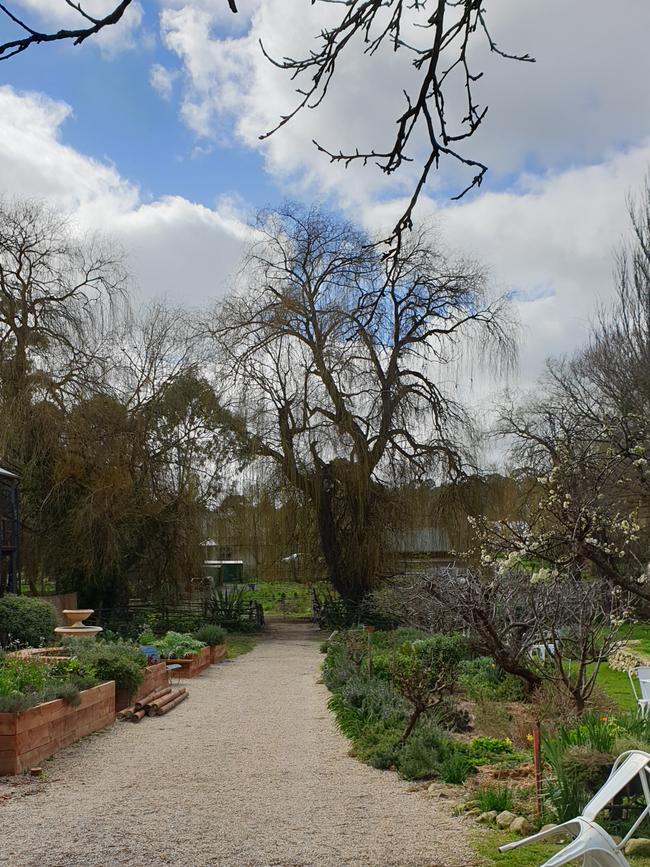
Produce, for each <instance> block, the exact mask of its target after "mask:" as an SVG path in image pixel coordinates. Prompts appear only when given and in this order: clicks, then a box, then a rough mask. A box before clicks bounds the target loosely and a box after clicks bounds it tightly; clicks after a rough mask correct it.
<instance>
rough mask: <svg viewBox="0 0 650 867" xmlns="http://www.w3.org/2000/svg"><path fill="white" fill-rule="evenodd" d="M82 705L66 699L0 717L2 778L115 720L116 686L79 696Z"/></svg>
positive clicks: (25, 768) (112, 682)
mask: <svg viewBox="0 0 650 867" xmlns="http://www.w3.org/2000/svg"><path fill="white" fill-rule="evenodd" d="M79 697H80V702H79V704H78V705H72V704H68V703H67V702H65V701H63V699H56V700H55V701H48V702H45V703H44V704H39V705H36V707H32V708H29V709H28V710H26V711H23V712H22V713H0V774H2V775H5V774H18V773H21V771H24V770H27V769H29V768H32V767H34V766H36V765H38V763H39V762H41V761H42V760H43V759H46V758H48V756H51V755H54V753H56V752H58V751H59V750H61V749H63V747H67V746H68V745H69V744H72V743H74V742H75V741H78V740H79V739H80V738H83V737H85V736H86V735H89V734H91V733H92V732H96V731H98V730H99V729H103V728H105V727H106V726H109V725H112V723H113V721H114V720H115V683H114V681H109V682H108V683H102V684H100V685H99V686H94V687H92V688H91V689H85V690H82V691H81V692H80V693H79Z"/></svg>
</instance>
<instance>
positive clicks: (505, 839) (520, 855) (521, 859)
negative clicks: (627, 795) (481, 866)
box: [474, 830, 650, 867]
mask: <svg viewBox="0 0 650 867" xmlns="http://www.w3.org/2000/svg"><path fill="white" fill-rule="evenodd" d="M515 839H517V838H516V837H513V835H512V834H508V832H507V831H494V830H489V831H479V832H478V834H477V836H476V838H475V840H474V845H475V847H476V851H477V852H478V854H479V855H481V856H482V857H483V858H485V859H487V861H488V864H497V865H499V867H539V865H540V864H543V863H544V861H546V860H547V859H548V858H550V857H551V855H553V854H554V853H555V852H557V851H558V850H559V849H560V847H559V846H551V845H550V844H547V843H536V844H534V845H531V846H522V848H521V849H515V850H514V851H512V852H503V853H499V852H497V847H498V846H503V844H504V843H509V842H510V841H511V840H515ZM628 861H629V862H630V864H631V865H632V867H650V858H628ZM573 863H576V864H577V863H578V862H573Z"/></svg>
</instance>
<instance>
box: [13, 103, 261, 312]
mask: <svg viewBox="0 0 650 867" xmlns="http://www.w3.org/2000/svg"><path fill="white" fill-rule="evenodd" d="M70 114H71V109H70V107H69V106H67V105H65V104H64V103H61V102H55V101H53V100H51V99H48V98H46V97H44V96H42V95H39V94H21V93H17V92H16V91H15V90H13V89H12V88H10V87H6V86H5V87H0V191H2V192H4V193H6V194H9V195H17V196H32V197H38V198H43V199H47V200H48V201H49V202H51V203H52V204H55V205H58V206H60V207H61V208H63V209H64V210H66V211H69V212H71V213H72V214H73V215H74V217H75V219H76V221H77V222H78V224H79V226H80V227H81V228H84V229H86V228H87V229H100V230H102V231H103V232H106V233H108V234H109V235H111V236H112V237H114V238H115V239H116V240H117V241H118V242H120V243H121V245H122V246H123V247H124V248H125V250H126V252H127V254H128V263H127V264H128V267H129V270H130V271H131V273H132V274H133V277H134V282H135V284H136V286H137V288H138V290H139V293H140V295H142V296H144V297H154V296H156V297H160V296H166V297H168V298H169V299H170V300H172V301H174V302H176V303H183V304H187V305H190V306H191V305H200V304H202V303H204V302H206V301H208V300H210V299H212V298H214V297H216V296H218V295H221V294H222V293H223V292H224V290H225V288H226V287H227V283H228V280H229V275H230V273H231V272H232V271H234V270H235V268H236V266H237V263H238V261H239V259H240V257H241V253H242V249H243V246H244V242H245V238H246V229H245V226H244V224H243V223H242V222H241V221H240V220H239V219H238V217H237V213H236V210H235V209H234V208H233V206H232V203H231V202H229V201H226V202H224V203H223V204H222V205H218V206H217V207H215V208H207V207H205V206H203V205H199V204H195V203H193V202H190V201H188V200H187V199H184V198H182V197H180V196H169V197H165V198H162V199H160V200H158V201H154V202H147V201H144V200H143V197H142V194H141V192H140V190H139V188H138V187H137V186H136V185H135V184H133V183H131V182H130V181H128V180H126V179H124V178H123V177H121V175H120V174H119V172H118V171H117V169H116V168H115V167H113V166H110V165H106V164H105V163H102V162H99V161H97V160H95V159H92V158H90V157H88V156H85V155H83V154H80V153H79V152H78V151H76V150H74V149H73V148H71V147H69V146H67V145H65V144H63V143H62V141H61V139H60V128H61V125H62V124H63V123H64V121H65V120H66V118H68V117H69V116H70Z"/></svg>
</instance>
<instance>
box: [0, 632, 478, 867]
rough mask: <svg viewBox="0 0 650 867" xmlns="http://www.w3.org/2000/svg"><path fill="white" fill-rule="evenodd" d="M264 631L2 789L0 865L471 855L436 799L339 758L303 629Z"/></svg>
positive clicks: (235, 864) (407, 859)
mask: <svg viewBox="0 0 650 867" xmlns="http://www.w3.org/2000/svg"><path fill="white" fill-rule="evenodd" d="M280 630H281V631H280ZM275 632H276V634H275V635H274V636H271V637H270V638H269V639H268V640H264V641H262V642H261V643H260V644H259V645H258V646H257V648H256V649H255V650H254V651H253V652H252V653H249V654H247V655H245V656H242V657H240V658H239V659H237V660H234V661H233V662H228V663H225V664H222V665H219V666H213V667H212V668H210V669H208V671H207V672H205V673H204V674H203V675H202V676H201V677H199V678H196V679H194V680H192V681H190V682H189V684H188V686H189V690H190V698H189V700H188V701H186V702H183V704H181V705H180V706H179V707H178V708H176V709H175V710H174V711H172V712H171V713H170V714H169V715H168V716H166V717H159V718H145V719H144V720H143V721H142V723H140V724H139V725H133V724H132V723H120V722H117V723H116V724H115V725H114V726H113V727H112V728H110V729H107V730H105V731H104V732H100V733H98V734H96V735H92V736H90V737H88V738H85V739H84V740H83V741H80V742H78V743H76V744H74V745H72V746H71V747H68V748H67V749H65V750H64V751H62V752H61V753H59V754H58V755H57V756H56V757H55V758H54V759H53V760H52V761H51V762H46V763H45V767H46V769H47V779H46V781H45V782H44V783H43V784H39V785H36V786H34V785H32V786H30V787H27V788H26V789H25V790H24V792H25V794H29V795H30V797H20V796H16V797H8V798H5V799H4V800H3V799H2V798H1V797H0V864H3V865H4V864H6V865H11V867H55V865H61V867H76V865H79V867H81V865H83V867H118V865H129V867H136V865H138V867H140V865H164V864H173V865H177V867H201V865H205V867H208V865H214V867H217V865H219V867H271V865H274V867H343V865H359V867H360V865H364V867H366V865H370V867H384V865H386V867H387V865H399V867H416V865H417V867H468V865H471V864H473V863H474V856H473V855H472V854H471V853H470V850H469V848H468V846H467V843H466V838H467V825H465V824H464V822H465V820H462V819H459V818H455V817H452V816H451V814H450V807H449V804H448V803H447V802H445V800H444V799H441V798H431V797H424V796H423V795H422V794H421V793H419V792H418V793H415V792H411V791H409V786H408V785H406V784H404V783H401V782H400V781H399V780H398V778H397V776H396V775H395V774H391V773H386V772H382V771H375V770H373V769H372V768H369V767H366V766H365V765H362V764H360V763H359V762H357V761H355V760H354V759H352V758H350V757H349V756H348V755H347V750H348V745H347V742H346V741H345V739H344V738H343V737H342V736H341V735H340V734H339V733H338V732H337V731H336V729H335V727H334V724H333V721H332V718H331V715H330V714H329V712H328V710H327V707H326V700H327V691H326V689H325V687H324V686H322V685H320V684H319V683H318V682H317V681H318V677H319V663H320V660H321V657H320V655H319V653H318V644H317V640H316V635H315V633H314V631H313V628H312V627H311V626H308V625H301V624H295V625H287V626H282V627H275Z"/></svg>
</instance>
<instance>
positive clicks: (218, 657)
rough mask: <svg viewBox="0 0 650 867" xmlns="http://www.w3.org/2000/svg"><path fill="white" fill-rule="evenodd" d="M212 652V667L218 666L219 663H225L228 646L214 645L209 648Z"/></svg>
mask: <svg viewBox="0 0 650 867" xmlns="http://www.w3.org/2000/svg"><path fill="white" fill-rule="evenodd" d="M208 650H209V651H210V665H216V664H217V663H219V662H223V661H224V659H225V658H226V657H227V656H228V645H227V644H225V643H224V644H212V645H210V646H209V647H208Z"/></svg>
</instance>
